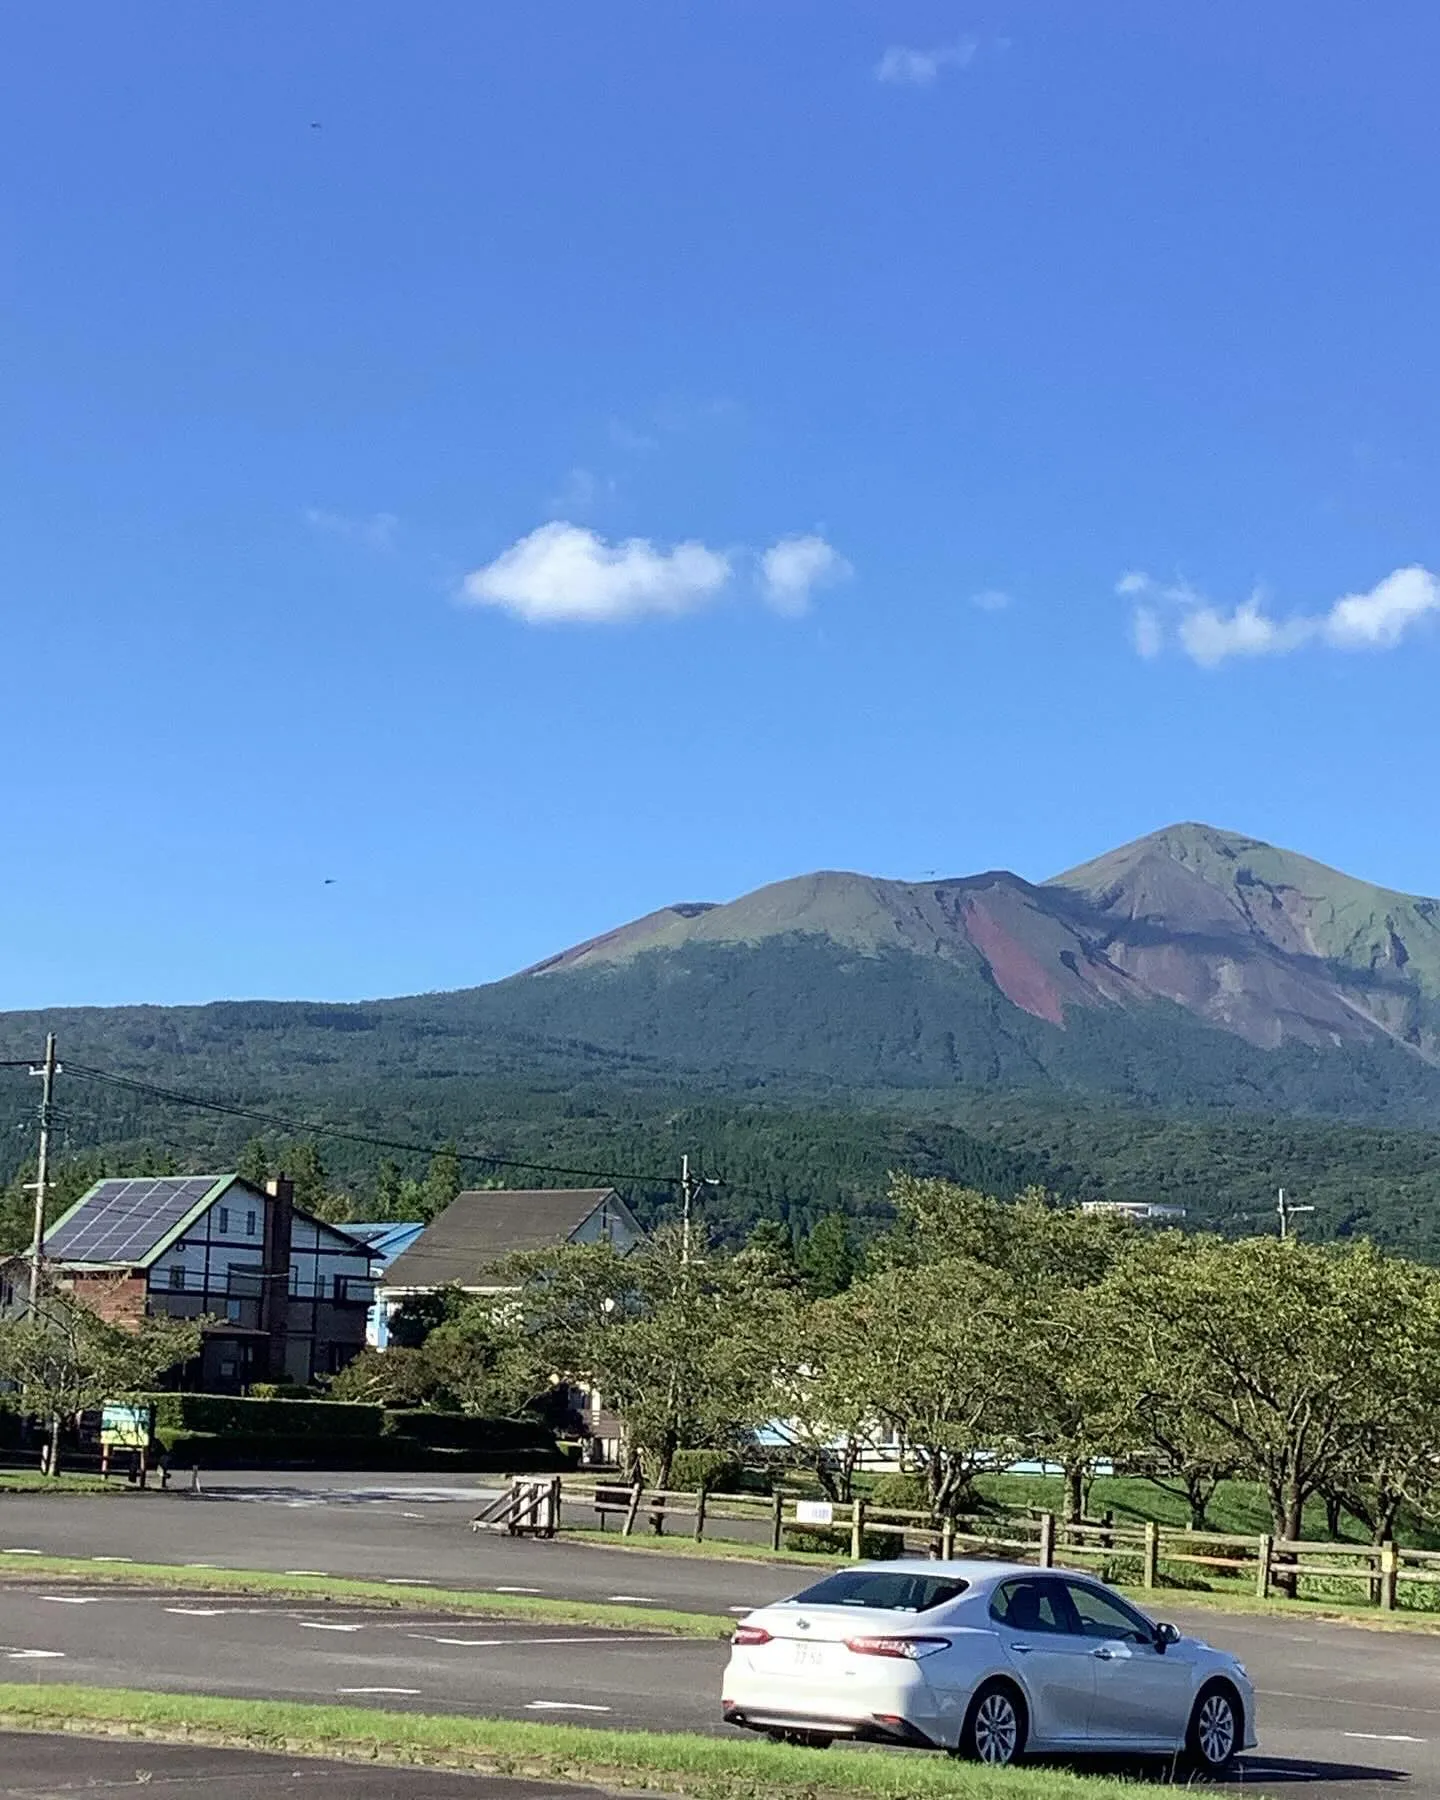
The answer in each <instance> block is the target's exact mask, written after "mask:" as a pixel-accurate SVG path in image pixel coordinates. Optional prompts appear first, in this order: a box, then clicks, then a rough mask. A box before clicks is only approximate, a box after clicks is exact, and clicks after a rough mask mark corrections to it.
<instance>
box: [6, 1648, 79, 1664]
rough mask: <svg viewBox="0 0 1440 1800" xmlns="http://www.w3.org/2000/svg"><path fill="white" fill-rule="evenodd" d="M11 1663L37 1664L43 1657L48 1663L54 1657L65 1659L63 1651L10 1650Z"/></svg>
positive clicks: (8, 1653) (8, 1655)
mask: <svg viewBox="0 0 1440 1800" xmlns="http://www.w3.org/2000/svg"><path fill="white" fill-rule="evenodd" d="M6 1655H7V1659H8V1660H9V1661H10V1662H36V1661H38V1660H40V1659H41V1658H42V1657H43V1658H45V1659H46V1660H47V1661H48V1660H49V1659H50V1658H52V1657H57V1656H58V1657H61V1658H63V1657H64V1655H65V1652H64V1651H63V1650H10V1651H7V1653H6Z"/></svg>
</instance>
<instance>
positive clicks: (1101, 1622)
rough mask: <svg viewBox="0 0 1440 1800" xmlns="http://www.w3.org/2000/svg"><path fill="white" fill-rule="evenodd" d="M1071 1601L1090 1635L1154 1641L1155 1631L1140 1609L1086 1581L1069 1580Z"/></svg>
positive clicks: (1130, 1641)
mask: <svg viewBox="0 0 1440 1800" xmlns="http://www.w3.org/2000/svg"><path fill="white" fill-rule="evenodd" d="M1065 1585H1066V1587H1067V1588H1068V1589H1069V1592H1070V1604H1071V1606H1073V1607H1074V1609H1075V1616H1076V1618H1077V1619H1078V1620H1079V1621H1080V1630H1081V1632H1082V1633H1083V1634H1084V1635H1085V1636H1086V1637H1092V1638H1108V1639H1109V1640H1110V1642H1111V1643H1114V1642H1116V1641H1118V1642H1120V1643H1124V1644H1153V1643H1154V1642H1155V1633H1154V1632H1153V1631H1152V1630H1151V1629H1150V1628H1149V1626H1148V1625H1146V1623H1145V1621H1144V1620H1143V1619H1142V1618H1141V1617H1140V1615H1139V1613H1135V1612H1131V1610H1130V1608H1129V1607H1128V1606H1126V1605H1125V1604H1124V1603H1123V1602H1122V1601H1119V1600H1116V1599H1113V1598H1112V1597H1111V1596H1110V1595H1109V1594H1102V1593H1101V1592H1100V1590H1099V1589H1098V1588H1092V1587H1090V1586H1088V1585H1087V1584H1086V1583H1085V1582H1082V1581H1067V1582H1066V1584H1065Z"/></svg>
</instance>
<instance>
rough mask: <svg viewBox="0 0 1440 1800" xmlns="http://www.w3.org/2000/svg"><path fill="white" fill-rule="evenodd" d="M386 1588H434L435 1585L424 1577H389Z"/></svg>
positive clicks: (386, 1579)
mask: <svg viewBox="0 0 1440 1800" xmlns="http://www.w3.org/2000/svg"><path fill="white" fill-rule="evenodd" d="M385 1585H386V1587H434V1585H435V1583H434V1582H433V1581H431V1580H429V1579H428V1578H427V1577H425V1576H422V1575H387V1576H386V1577H385Z"/></svg>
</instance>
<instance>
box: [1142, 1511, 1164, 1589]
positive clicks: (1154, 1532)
mask: <svg viewBox="0 0 1440 1800" xmlns="http://www.w3.org/2000/svg"><path fill="white" fill-rule="evenodd" d="M1159 1562H1160V1527H1159V1526H1158V1525H1157V1524H1156V1523H1155V1521H1154V1520H1153V1519H1147V1520H1146V1521H1145V1573H1144V1574H1143V1575H1142V1576H1141V1577H1140V1582H1141V1586H1142V1587H1147V1588H1153V1587H1154V1586H1155V1583H1156V1581H1157V1579H1158V1565H1159Z"/></svg>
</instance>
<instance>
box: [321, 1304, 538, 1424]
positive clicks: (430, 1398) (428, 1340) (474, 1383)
mask: <svg viewBox="0 0 1440 1800" xmlns="http://www.w3.org/2000/svg"><path fill="white" fill-rule="evenodd" d="M553 1386H554V1382H553V1379H552V1377H551V1375H550V1373H549V1372H548V1371H547V1370H545V1369H544V1368H543V1367H542V1366H541V1363H540V1360H539V1359H538V1358H537V1357H536V1355H535V1351H534V1346H533V1345H532V1344H531V1342H530V1341H529V1339H528V1338H527V1336H526V1334H525V1331H524V1327H523V1323H522V1321H521V1320H520V1319H519V1318H517V1317H511V1318H506V1317H504V1316H503V1315H502V1314H499V1313H497V1312H496V1311H495V1310H493V1309H491V1308H487V1307H485V1306H483V1305H477V1304H476V1303H474V1302H467V1303H466V1304H464V1305H462V1306H460V1307H459V1308H457V1309H455V1310H454V1311H453V1312H452V1313H451V1315H450V1316H449V1317H448V1318H445V1319H442V1321H441V1322H440V1323H439V1324H437V1325H436V1327H435V1328H434V1329H433V1330H432V1331H430V1332H429V1333H428V1334H427V1335H426V1337H425V1338H424V1341H423V1342H421V1343H420V1344H418V1345H415V1346H405V1345H392V1347H391V1348H389V1349H387V1350H366V1351H363V1352H362V1353H361V1355H360V1356H358V1357H357V1358H356V1359H355V1361H354V1362H352V1363H350V1364H349V1365H348V1367H346V1368H345V1369H343V1370H342V1371H341V1372H340V1374H339V1375H337V1376H336V1377H335V1380H334V1381H333V1382H332V1383H331V1385H330V1392H331V1394H332V1396H333V1397H334V1398H335V1399H337V1400H364V1401H368V1402H370V1403H372V1404H378V1405H381V1406H392V1407H433V1408H435V1409H437V1410H439V1411H442V1412H462V1413H472V1414H476V1415H478V1416H480V1417H482V1418H492V1419H493V1418H514V1417H517V1416H518V1415H520V1414H521V1413H524V1412H534V1411H538V1410H540V1408H541V1403H542V1402H543V1401H544V1400H546V1399H547V1398H548V1397H549V1395H550V1392H551V1390H552V1389H553Z"/></svg>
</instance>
